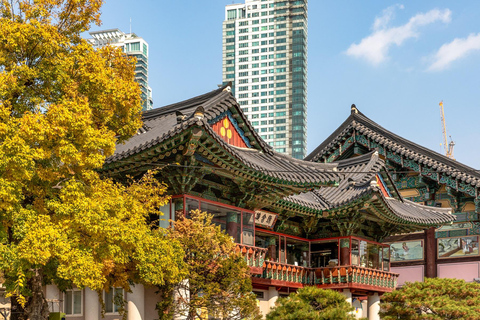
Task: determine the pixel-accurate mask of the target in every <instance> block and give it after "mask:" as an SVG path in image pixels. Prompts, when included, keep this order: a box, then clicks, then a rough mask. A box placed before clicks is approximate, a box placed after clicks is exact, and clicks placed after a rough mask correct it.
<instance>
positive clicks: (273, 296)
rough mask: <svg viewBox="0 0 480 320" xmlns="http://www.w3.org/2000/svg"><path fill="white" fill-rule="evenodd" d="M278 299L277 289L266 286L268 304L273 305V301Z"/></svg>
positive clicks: (271, 306)
mask: <svg viewBox="0 0 480 320" xmlns="http://www.w3.org/2000/svg"><path fill="white" fill-rule="evenodd" d="M277 299H278V291H277V289H276V288H275V287H268V306H269V307H270V308H273V307H275V302H276V301H277Z"/></svg>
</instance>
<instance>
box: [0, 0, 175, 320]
mask: <svg viewBox="0 0 480 320" xmlns="http://www.w3.org/2000/svg"><path fill="white" fill-rule="evenodd" d="M101 5H102V0H35V1H31V0H0V271H1V272H2V273H3V275H4V278H5V283H4V286H5V287H6V290H7V293H8V294H10V295H11V296H12V302H13V303H14V304H15V303H18V304H20V305H22V306H23V309H24V310H25V318H29V319H31V320H37V319H47V318H48V305H47V301H46V300H45V297H44V294H43V290H42V286H43V285H45V284H49V283H52V284H56V285H57V286H59V287H60V288H67V287H72V286H76V287H78V288H84V287H89V288H91V289H93V290H96V291H98V292H101V291H102V290H104V289H106V288H110V287H123V288H125V289H127V290H128V289H129V283H131V282H132V281H133V282H136V283H146V284H153V285H162V284H164V283H166V282H168V283H175V282H178V281H179V280H180V279H182V278H183V277H184V274H182V270H183V269H184V268H183V259H182V257H183V252H182V249H181V247H180V246H179V245H178V244H177V243H176V242H175V241H172V240H171V239H170V240H168V241H167V240H166V239H165V236H164V233H163V232H161V231H160V230H156V229H155V228H151V226H150V225H149V224H148V217H149V215H150V214H157V213H158V207H159V206H160V205H162V204H164V203H165V201H167V197H166V196H165V195H164V193H165V191H166V186H165V185H163V184H162V183H159V182H158V181H156V180H155V179H154V174H153V173H149V174H147V175H145V176H144V177H143V178H139V179H137V180H133V179H132V180H131V181H129V182H127V183H123V184H120V183H118V182H115V181H112V180H110V179H108V178H104V177H101V176H100V175H99V174H98V173H97V171H96V170H97V169H98V168H100V167H101V166H102V165H103V163H104V161H105V159H106V157H109V156H111V155H112V154H113V152H114V149H115V144H116V143H121V142H122V141H125V140H126V139H128V138H129V137H130V136H132V135H133V134H135V132H136V131H137V130H138V128H139V127H140V126H141V124H142V123H141V117H140V112H141V101H140V90H139V88H138V85H137V84H136V83H135V82H134V63H135V62H134V61H133V60H131V59H128V58H127V57H126V56H125V55H124V54H122V52H121V51H120V50H119V49H114V48H112V47H105V48H101V49H98V50H95V49H93V48H92V47H91V45H90V44H88V43H87V42H86V41H85V40H83V39H82V38H81V37H80V33H81V32H84V31H86V30H88V29H89V27H90V25H91V24H92V23H96V24H99V23H100V20H99V17H100V11H99V10H100V7H101Z"/></svg>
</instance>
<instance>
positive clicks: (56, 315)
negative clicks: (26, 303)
mask: <svg viewBox="0 0 480 320" xmlns="http://www.w3.org/2000/svg"><path fill="white" fill-rule="evenodd" d="M48 320H65V313H63V312H50V314H49V316H48Z"/></svg>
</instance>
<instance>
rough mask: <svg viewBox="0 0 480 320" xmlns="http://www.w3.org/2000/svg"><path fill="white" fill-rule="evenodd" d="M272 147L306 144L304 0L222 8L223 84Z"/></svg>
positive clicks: (249, 0)
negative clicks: (230, 85) (223, 13)
mask: <svg viewBox="0 0 480 320" xmlns="http://www.w3.org/2000/svg"><path fill="white" fill-rule="evenodd" d="M230 81H231V82H232V84H233V88H232V89H233V92H234V93H235V97H236V98H237V100H238V102H239V103H240V105H241V106H242V110H243V111H244V112H245V114H246V115H247V116H248V118H249V119H250V121H251V122H252V124H253V126H254V127H255V130H257V131H258V132H259V133H260V135H261V137H262V138H263V139H264V140H265V141H266V142H268V143H269V144H270V145H271V146H272V147H273V148H274V149H275V150H276V151H278V152H282V153H286V154H289V155H291V156H293V157H294V158H299V159H300V158H303V157H304V156H305V153H306V148H307V0H245V4H231V5H227V6H226V7H225V21H224V22H223V82H224V83H228V82H230Z"/></svg>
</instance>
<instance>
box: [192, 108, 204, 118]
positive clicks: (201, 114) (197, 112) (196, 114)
mask: <svg viewBox="0 0 480 320" xmlns="http://www.w3.org/2000/svg"><path fill="white" fill-rule="evenodd" d="M193 116H194V117H195V118H197V119H198V120H202V119H203V117H204V116H205V109H204V108H203V107H202V106H200V107H198V108H197V109H195V112H194V113H193Z"/></svg>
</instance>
